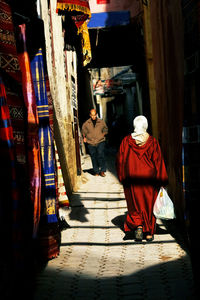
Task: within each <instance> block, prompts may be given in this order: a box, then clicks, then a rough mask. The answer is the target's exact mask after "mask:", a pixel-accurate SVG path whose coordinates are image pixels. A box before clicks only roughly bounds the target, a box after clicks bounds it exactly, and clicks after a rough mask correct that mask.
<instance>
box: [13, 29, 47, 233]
mask: <svg viewBox="0 0 200 300" xmlns="http://www.w3.org/2000/svg"><path fill="white" fill-rule="evenodd" d="M25 30H26V27H25V24H22V25H19V42H20V46H21V47H22V48H21V49H22V50H23V51H22V52H21V53H19V54H18V58H19V65H20V69H21V71H22V88H23V95H24V102H25V105H26V108H27V113H28V114H27V118H28V120H27V123H28V125H27V126H28V127H27V139H28V140H27V143H28V161H29V180H30V195H31V201H32V205H33V236H35V235H36V233H37V228H38V224H39V220H40V211H41V157H40V147H39V137H38V126H39V120H38V115H37V107H36V98H35V93H34V87H33V81H32V75H31V67H30V60H29V56H28V53H27V51H26V38H25Z"/></svg>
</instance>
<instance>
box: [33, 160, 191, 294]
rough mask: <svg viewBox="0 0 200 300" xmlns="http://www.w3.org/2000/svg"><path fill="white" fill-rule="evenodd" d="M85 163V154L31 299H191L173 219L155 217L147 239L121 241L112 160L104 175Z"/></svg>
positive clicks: (122, 206) (120, 199) (119, 194)
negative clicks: (54, 253) (54, 248)
mask: <svg viewBox="0 0 200 300" xmlns="http://www.w3.org/2000/svg"><path fill="white" fill-rule="evenodd" d="M90 168H91V161H90V158H89V157H88V156H85V157H84V164H83V170H84V172H85V173H84V174H85V182H84V183H83V184H82V185H81V186H80V189H79V190H78V192H76V193H74V195H73V199H72V208H71V209H70V211H68V212H67V213H66V216H65V217H66V220H67V222H68V223H69V224H70V226H71V228H69V229H67V230H65V231H63V232H62V243H61V252H60V256H59V257H58V258H56V259H54V260H51V261H49V262H48V265H47V266H46V268H45V269H44V270H43V271H42V272H41V273H40V274H39V275H38V277H37V286H36V291H35V300H40V299H51V300H53V299H56V300H62V299H63V300H64V299H73V300H76V299H77V300H78V299H88V300H90V299H98V300H103V299H105V300H107V299H113V300H115V299H120V300H121V299H127V300H128V299H134V300H140V299H141V300H143V299H145V300H148V299H163V300H164V299H170V300H171V299H181V300H183V299H194V296H192V295H193V292H192V289H193V280H192V271H191V264H190V259H189V256H188V254H187V250H186V247H185V246H184V240H183V238H182V236H181V235H180V234H178V233H177V232H176V231H174V226H173V224H171V222H169V224H168V225H166V224H163V223H162V222H161V221H160V220H158V233H157V234H156V235H155V239H154V241H153V242H151V243H147V242H145V241H144V242H142V243H138V242H135V241H134V240H126V241H124V240H123V237H124V233H123V231H122V226H123V219H124V215H125V213H126V211H127V209H126V202H125V200H124V194H123V188H122V186H121V185H120V184H119V182H118V180H117V178H116V175H115V170H114V163H113V161H112V160H109V164H108V171H107V173H106V174H107V176H106V177H104V178H103V177H94V176H92V175H91V174H90V171H89V169H90Z"/></svg>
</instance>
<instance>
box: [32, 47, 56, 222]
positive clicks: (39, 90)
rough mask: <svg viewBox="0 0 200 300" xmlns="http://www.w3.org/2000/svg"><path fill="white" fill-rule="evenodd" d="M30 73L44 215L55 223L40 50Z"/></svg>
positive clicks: (50, 141) (51, 153)
mask: <svg viewBox="0 0 200 300" xmlns="http://www.w3.org/2000/svg"><path fill="white" fill-rule="evenodd" d="M31 71H32V76H33V83H34V89H35V95H36V103H37V112H38V117H39V141H40V151H41V159H42V174H43V176H44V180H43V185H42V195H44V200H45V203H44V215H46V217H47V222H48V223H53V222H57V221H58V219H57V209H56V184H55V160H54V145H53V139H52V135H51V130H50V124H49V107H48V98H47V92H46V81H45V76H44V66H43V56H42V50H41V49H39V51H38V53H37V54H36V55H35V56H34V58H33V59H32V60H31Z"/></svg>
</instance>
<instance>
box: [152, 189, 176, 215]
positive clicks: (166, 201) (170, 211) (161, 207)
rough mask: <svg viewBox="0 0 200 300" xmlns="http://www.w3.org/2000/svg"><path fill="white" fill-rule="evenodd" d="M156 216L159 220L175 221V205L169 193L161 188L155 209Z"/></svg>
mask: <svg viewBox="0 0 200 300" xmlns="http://www.w3.org/2000/svg"><path fill="white" fill-rule="evenodd" d="M153 213H154V216H155V217H156V218H158V219H165V220H169V219H174V218H176V216H175V213H174V205H173V202H172V200H171V199H170V198H169V196H168V194H167V191H166V190H165V189H164V188H163V187H161V188H160V191H159V193H158V196H157V198H156V201H155V204H154V207H153Z"/></svg>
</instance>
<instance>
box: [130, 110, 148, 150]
mask: <svg viewBox="0 0 200 300" xmlns="http://www.w3.org/2000/svg"><path fill="white" fill-rule="evenodd" d="M133 126H134V132H133V133H132V134H131V136H132V138H133V139H135V141H136V144H138V145H139V144H143V143H145V142H146V141H147V139H148V137H149V134H148V133H147V128H148V121H147V118H145V116H142V115H141V116H137V117H136V118H135V119H134V120H133Z"/></svg>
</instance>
